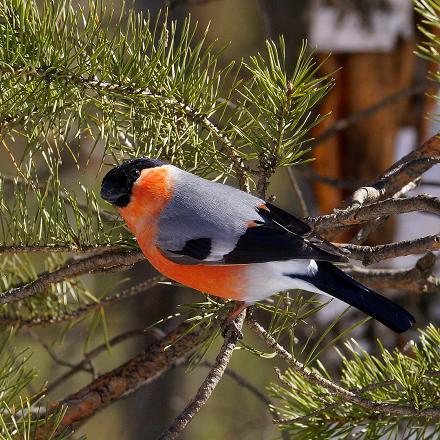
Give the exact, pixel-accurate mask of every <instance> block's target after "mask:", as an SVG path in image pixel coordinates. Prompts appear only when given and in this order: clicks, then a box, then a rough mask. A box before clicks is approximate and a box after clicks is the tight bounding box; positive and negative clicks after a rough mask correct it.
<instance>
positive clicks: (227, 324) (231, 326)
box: [222, 317, 243, 340]
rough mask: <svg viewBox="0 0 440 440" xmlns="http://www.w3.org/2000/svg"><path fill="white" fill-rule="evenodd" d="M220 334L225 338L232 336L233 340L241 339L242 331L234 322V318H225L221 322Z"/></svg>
mask: <svg viewBox="0 0 440 440" xmlns="http://www.w3.org/2000/svg"><path fill="white" fill-rule="evenodd" d="M222 336H223V337H224V338H225V339H226V338H232V339H235V340H238V339H243V333H242V331H241V330H240V329H239V328H238V325H237V323H236V322H235V319H234V318H232V319H229V317H228V318H226V319H225V320H224V321H223V324H222Z"/></svg>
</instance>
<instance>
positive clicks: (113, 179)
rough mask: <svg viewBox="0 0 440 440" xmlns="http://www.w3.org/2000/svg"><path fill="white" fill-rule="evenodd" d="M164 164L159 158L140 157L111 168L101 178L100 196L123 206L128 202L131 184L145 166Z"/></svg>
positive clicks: (153, 166)
mask: <svg viewBox="0 0 440 440" xmlns="http://www.w3.org/2000/svg"><path fill="white" fill-rule="evenodd" d="M162 165H166V164H165V162H162V161H160V160H159V159H149V158H147V157H141V158H138V159H130V160H127V161H126V162H124V163H122V164H121V165H118V166H117V167H115V168H113V169H111V170H110V171H109V172H108V173H107V174H106V175H105V176H104V179H102V185H101V197H102V198H103V199H104V200H106V201H107V202H109V203H111V204H113V205H115V206H117V207H119V208H124V207H125V206H127V205H128V204H129V202H130V196H131V190H132V188H133V184H134V183H135V182H136V180H137V179H138V178H139V176H140V174H141V171H142V170H143V169H145V168H156V167H160V166H162Z"/></svg>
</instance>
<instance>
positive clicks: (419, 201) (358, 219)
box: [306, 194, 440, 234]
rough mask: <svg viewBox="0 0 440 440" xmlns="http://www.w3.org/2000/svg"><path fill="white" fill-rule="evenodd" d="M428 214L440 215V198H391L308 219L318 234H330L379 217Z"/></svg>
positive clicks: (423, 195) (420, 196)
mask: <svg viewBox="0 0 440 440" xmlns="http://www.w3.org/2000/svg"><path fill="white" fill-rule="evenodd" d="M415 211H418V212H428V213H431V214H436V215H440V198H438V197H433V196H430V195H427V194H422V195H419V196H415V197H408V198H397V199H395V198H391V199H387V200H383V201H380V202H374V203H369V204H364V205H362V206H360V207H357V208H351V209H345V210H335V211H334V212H333V213H332V214H328V215H322V216H320V217H316V218H310V217H309V218H307V219H306V221H307V222H308V223H309V224H310V225H312V226H313V230H314V232H316V233H317V234H324V233H326V232H327V233H328V231H329V230H330V229H336V228H343V227H346V226H353V225H358V224H361V223H366V222H368V221H371V220H375V219H377V218H379V217H383V216H389V215H393V214H404V213H408V212H415Z"/></svg>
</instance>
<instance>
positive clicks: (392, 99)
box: [311, 81, 435, 147]
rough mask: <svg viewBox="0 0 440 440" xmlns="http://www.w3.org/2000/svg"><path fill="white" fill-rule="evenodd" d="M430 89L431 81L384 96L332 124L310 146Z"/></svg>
mask: <svg viewBox="0 0 440 440" xmlns="http://www.w3.org/2000/svg"><path fill="white" fill-rule="evenodd" d="M432 87H435V84H433V83H432V82H431V81H425V82H422V83H420V84H414V85H412V86H411V87H407V88H405V89H402V90H399V91H398V92H396V93H393V94H391V95H388V96H385V98H382V99H381V100H380V101H378V102H376V103H375V104H373V105H372V106H370V107H367V108H366V109H364V110H361V111H359V112H357V113H354V114H352V115H350V116H348V117H347V118H345V119H339V120H338V121H336V122H335V123H334V124H332V125H330V127H328V128H327V129H326V130H325V131H324V132H323V133H321V134H320V135H319V136H318V137H317V138H316V139H315V140H314V141H313V143H312V144H311V146H312V147H315V146H317V145H319V144H321V143H322V142H324V141H326V140H327V139H329V138H331V137H332V136H334V135H335V134H336V133H338V132H339V131H341V130H345V129H347V128H348V127H350V126H352V125H354V124H356V123H357V122H359V121H361V120H362V119H365V118H368V117H369V116H371V115H374V114H375V113H376V112H378V111H380V110H382V109H383V108H385V107H388V106H390V105H393V104H395V103H396V102H399V101H400V100H402V99H405V98H409V97H410V96H414V95H419V94H420V93H423V92H425V91H427V90H428V89H430V88H432Z"/></svg>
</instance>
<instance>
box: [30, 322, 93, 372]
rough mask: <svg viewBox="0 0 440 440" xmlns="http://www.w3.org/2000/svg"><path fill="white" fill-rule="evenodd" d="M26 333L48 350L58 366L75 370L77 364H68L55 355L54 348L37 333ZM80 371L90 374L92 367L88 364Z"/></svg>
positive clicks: (82, 366)
mask: <svg viewBox="0 0 440 440" xmlns="http://www.w3.org/2000/svg"><path fill="white" fill-rule="evenodd" d="M26 333H27V334H28V335H29V336H30V337H31V338H32V339H34V340H35V341H36V342H38V343H39V344H40V345H41V346H42V347H43V348H44V349H45V350H46V352H47V354H48V355H49V356H50V357H51V358H52V360H53V361H54V362H55V363H56V364H58V365H61V366H62V367H67V368H74V367H75V364H72V363H71V362H68V361H66V360H64V359H61V358H60V357H59V356H58V355H57V354H56V353H55V351H54V350H53V349H52V347H51V346H50V345H49V344H48V343H47V342H46V341H45V340H44V339H42V338H40V336H39V335H38V334H37V333H35V332H33V331H32V330H27V331H26ZM80 370H83V371H87V372H90V367H88V366H87V364H83V365H81V367H80Z"/></svg>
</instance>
